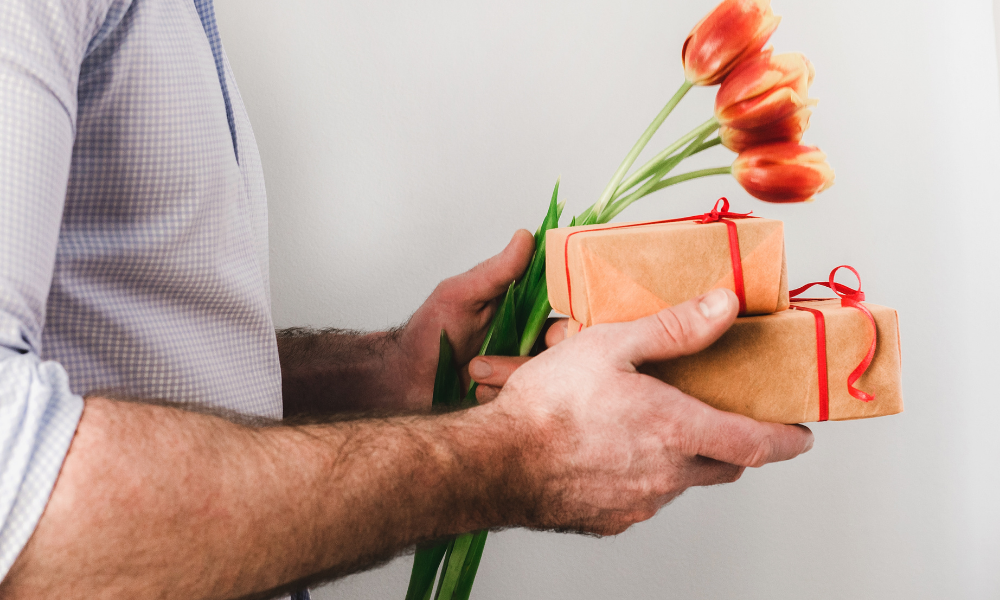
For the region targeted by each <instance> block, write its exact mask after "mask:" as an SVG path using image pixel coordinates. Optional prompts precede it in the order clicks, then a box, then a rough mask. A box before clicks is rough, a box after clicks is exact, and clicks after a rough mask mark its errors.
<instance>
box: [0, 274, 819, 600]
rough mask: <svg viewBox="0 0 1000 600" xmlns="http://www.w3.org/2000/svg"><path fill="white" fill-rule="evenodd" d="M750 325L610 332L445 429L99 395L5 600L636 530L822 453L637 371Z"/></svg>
mask: <svg viewBox="0 0 1000 600" xmlns="http://www.w3.org/2000/svg"><path fill="white" fill-rule="evenodd" d="M737 309H738V307H737V301H736V297H735V295H734V294H733V293H732V292H729V291H720V290H716V291H715V292H712V293H710V294H707V295H706V296H705V297H703V298H699V299H697V300H695V301H692V302H687V303H685V304H683V305H680V306H677V307H674V308H671V309H667V310H664V311H662V312H661V313H659V314H658V315H653V316H651V317H647V318H645V319H640V320H638V321H635V322H634V323H622V324H615V325H608V326H595V327H593V328H590V329H588V330H587V331H585V332H583V333H580V334H579V335H577V336H574V337H573V338H572V339H569V340H567V341H565V342H563V343H560V344H559V345H558V346H556V347H555V348H553V349H552V350H550V351H547V352H544V353H542V354H541V355H540V356H539V357H537V358H536V359H534V360H532V361H530V362H528V363H527V364H525V365H524V366H522V367H521V368H519V369H517V371H516V372H514V373H513V374H512V375H510V378H509V381H508V382H507V384H506V385H505V386H504V387H503V390H502V391H501V392H500V394H499V395H498V396H497V397H496V399H494V400H493V401H492V402H489V403H488V404H485V405H482V406H477V407H475V408H471V409H468V410H465V411H460V412H455V413H450V414H444V415H435V416H408V417H394V418H387V419H361V420H355V421H344V422H339V423H329V424H315V425H301V426H288V425H275V426H270V427H249V426H243V425H238V424H234V423H231V422H228V421H226V420H223V419H221V418H218V417H214V416H210V415H202V414H195V413H189V412H183V411H181V410H178V409H175V408H167V407H157V406H149V405H141V404H131V403H123V402H115V401H111V400H106V399H100V398H94V399H90V400H88V401H87V404H86V407H85V409H84V414H83V417H82V419H81V421H80V426H79V428H78V430H77V433H76V437H75V438H74V440H73V443H72V445H71V447H70V450H69V453H68V455H67V457H66V460H65V462H64V463H63V468H62V472H61V474H60V476H59V479H58V481H57V482H56V486H55V489H54V491H53V493H52V495H51V498H50V500H49V504H48V506H47V507H46V510H45V513H44V514H43V515H42V518H41V521H40V522H39V525H38V527H37V528H36V529H35V532H34V535H33V536H32V538H31V540H30V541H29V542H28V544H27V546H26V547H25V548H24V551H23V552H22V553H21V554H20V556H19V557H18V559H17V561H16V562H15V563H14V567H13V568H12V569H11V571H10V572H9V573H8V575H7V577H6V579H5V580H4V582H3V583H2V584H0V597H3V598H4V599H15V600H17V599H22V598H30V599H34V598H60V599H61V600H73V599H75V598H85V599H88V600H91V599H95V598H96V599H103V598H123V597H140V598H164V599H172V598H178V599H183V600H189V599H190V598H210V599H212V598H267V597H270V596H273V595H274V594H276V593H279V592H283V591H287V590H290V589H294V588H296V587H300V586H301V585H303V584H308V583H313V582H316V581H319V580H321V579H325V578H332V577H336V576H339V575H343V574H346V573H350V572H352V571H357V570H359V569H361V568H364V567H366V566H369V565H372V564H375V563H378V562H380V561H382V560H385V559H387V558H389V557H391V556H393V555H394V554H395V553H397V552H399V551H400V550H402V549H404V548H406V547H408V546H411V545H413V544H415V543H419V542H421V541H425V540H430V539H434V538H439V537H442V536H446V535H450V534H455V533H458V532H462V531H470V530H474V529H480V528H491V527H500V526H519V525H523V526H529V527H536V528H546V529H561V530H579V531H588V532H593V533H598V534H613V533H618V532H620V531H624V530H625V529H626V528H628V527H629V526H631V525H632V524H633V523H636V522H638V521H642V520H645V519H648V518H650V517H652V516H653V515H654V514H656V512H657V510H659V508H660V507H661V506H663V505H664V504H666V503H667V502H669V501H670V500H671V499H673V498H675V497H676V496H678V495H679V494H681V493H682V492H683V491H684V490H685V489H686V488H688V487H690V486H695V485H713V484H717V483H722V482H726V481H733V480H735V479H736V478H738V477H739V476H740V474H741V473H742V472H743V468H744V467H747V466H753V467H758V466H762V465H764V464H766V463H769V462H773V461H777V460H787V459H789V458H792V457H794V456H796V455H797V454H800V453H801V452H804V451H806V450H808V449H809V447H811V446H812V435H811V433H810V432H809V430H808V429H806V428H804V427H796V426H789V425H777V424H774V423H759V422H757V421H754V420H752V419H749V418H747V417H743V416H741V415H735V414H731V413H724V412H721V411H718V410H715V409H713V408H711V407H709V406H707V405H705V404H703V403H701V402H699V401H698V400H696V399H694V398H691V397H690V396H687V395H685V394H683V393H681V392H680V391H678V390H677V389H675V388H672V387H670V386H668V385H667V384H665V383H662V382H660V381H657V380H655V379H653V378H651V377H648V376H646V375H643V374H641V373H640V372H639V371H638V370H637V367H638V366H639V365H641V364H642V363H644V362H646V361H649V360H658V361H659V360H670V359H673V358H676V357H678V356H683V355H686V354H690V353H693V352H697V351H699V350H702V349H704V348H705V347H707V346H708V345H709V344H710V343H711V342H712V341H713V340H715V339H717V338H718V337H719V335H721V334H722V332H723V331H725V329H726V328H727V327H728V326H729V325H730V324H731V323H732V321H733V319H734V318H735V317H736V312H737ZM495 383H497V384H499V383H500V382H499V381H497V382H495Z"/></svg>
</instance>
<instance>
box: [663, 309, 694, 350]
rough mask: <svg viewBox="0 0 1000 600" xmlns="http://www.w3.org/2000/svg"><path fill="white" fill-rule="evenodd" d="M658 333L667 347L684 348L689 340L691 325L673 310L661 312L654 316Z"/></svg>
mask: <svg viewBox="0 0 1000 600" xmlns="http://www.w3.org/2000/svg"><path fill="white" fill-rule="evenodd" d="M656 320H657V322H658V323H659V325H660V327H659V333H660V337H661V339H662V340H663V342H664V343H665V344H666V345H668V346H681V347H683V346H686V345H687V342H688V340H689V339H690V338H691V334H692V331H691V324H690V323H689V322H687V320H686V319H684V318H683V317H681V316H679V315H678V314H677V313H676V312H675V311H673V310H663V311H660V312H658V313H657V314H656Z"/></svg>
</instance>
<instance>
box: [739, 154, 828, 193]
mask: <svg viewBox="0 0 1000 600" xmlns="http://www.w3.org/2000/svg"><path fill="white" fill-rule="evenodd" d="M733 177H735V178H736V181H738V182H739V183H740V185H742V186H743V189H745V190H746V191H747V192H749V193H750V195H751V196H753V197H755V198H760V199H761V200H764V201H767V202H805V201H807V200H812V198H813V196H814V195H816V194H818V193H820V192H822V191H823V190H825V189H827V188H828V187H830V186H831V185H833V177H834V175H833V169H831V168H830V165H829V164H827V162H826V155H825V154H823V152H822V151H821V150H820V149H819V148H816V147H814V146H802V145H800V144H797V143H794V142H780V143H777V144H767V145H764V146H755V147H753V148H750V149H749V150H745V151H744V152H741V153H740V155H739V156H738V157H736V161H735V162H734V163H733Z"/></svg>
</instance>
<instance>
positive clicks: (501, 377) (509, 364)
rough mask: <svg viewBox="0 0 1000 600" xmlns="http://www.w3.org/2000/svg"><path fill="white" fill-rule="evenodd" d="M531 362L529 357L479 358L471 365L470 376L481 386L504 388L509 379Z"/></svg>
mask: <svg viewBox="0 0 1000 600" xmlns="http://www.w3.org/2000/svg"><path fill="white" fill-rule="evenodd" d="M529 360H531V357H529V356H477V357H476V358H474V359H472V361H471V362H470V363H469V375H471V376H472V379H473V380H474V381H475V382H476V383H478V384H480V385H488V386H492V387H503V384H505V383H507V378H508V377H510V376H511V374H513V373H514V371H516V370H517V369H518V367H520V366H521V365H523V364H524V363H526V362H528V361H529Z"/></svg>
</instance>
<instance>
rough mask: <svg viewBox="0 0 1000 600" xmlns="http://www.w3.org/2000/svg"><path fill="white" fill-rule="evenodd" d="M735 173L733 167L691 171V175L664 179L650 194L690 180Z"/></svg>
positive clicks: (651, 189)
mask: <svg viewBox="0 0 1000 600" xmlns="http://www.w3.org/2000/svg"><path fill="white" fill-rule="evenodd" d="M732 172H733V168H732V167H715V168H714V169H699V170H698V171H691V172H690V173H681V174H680V175H674V176H673V177H670V178H667V179H664V180H663V181H661V182H660V183H658V184H656V185H654V186H653V187H652V188H650V190H649V193H650V194H652V193H653V192H656V191H659V190H662V189H663V188H665V187H670V186H672V185H677V184H678V183H683V182H685V181H688V180H689V179H698V178H699V177H710V176H712V175H729V174H731V173H732Z"/></svg>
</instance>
